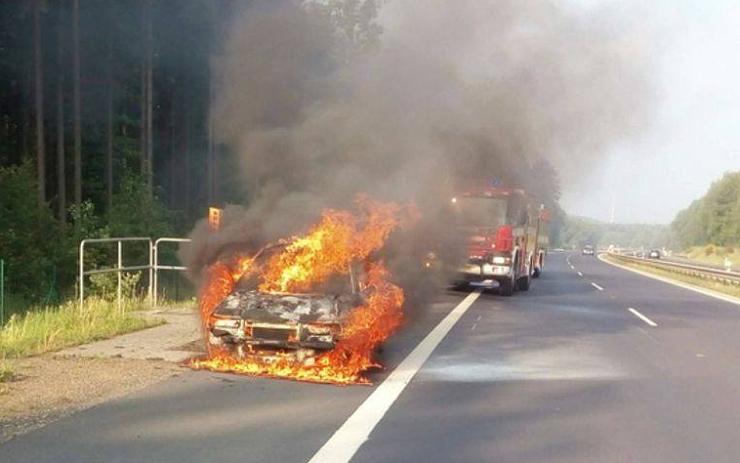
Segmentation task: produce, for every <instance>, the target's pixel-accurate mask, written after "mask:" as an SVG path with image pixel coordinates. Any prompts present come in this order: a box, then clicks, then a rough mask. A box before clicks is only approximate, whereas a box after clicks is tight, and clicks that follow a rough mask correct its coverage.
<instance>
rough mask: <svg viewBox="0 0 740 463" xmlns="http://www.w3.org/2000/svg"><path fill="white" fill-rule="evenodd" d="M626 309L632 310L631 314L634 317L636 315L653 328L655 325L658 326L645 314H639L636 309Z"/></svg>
mask: <svg viewBox="0 0 740 463" xmlns="http://www.w3.org/2000/svg"><path fill="white" fill-rule="evenodd" d="M627 310H629V311H630V312H632V314H633V315H634V316H635V317H637V318H639V319H640V320H642V321H644V322H645V323H647V324H648V325H650V326H652V327H653V328H655V327H656V326H658V324H657V323H655V322H654V321H652V320H650V319H649V318H647V317H646V316H645V315H643V314H641V313H640V312H638V311H637V310H635V309H633V308H632V307H630V308H628V309H627Z"/></svg>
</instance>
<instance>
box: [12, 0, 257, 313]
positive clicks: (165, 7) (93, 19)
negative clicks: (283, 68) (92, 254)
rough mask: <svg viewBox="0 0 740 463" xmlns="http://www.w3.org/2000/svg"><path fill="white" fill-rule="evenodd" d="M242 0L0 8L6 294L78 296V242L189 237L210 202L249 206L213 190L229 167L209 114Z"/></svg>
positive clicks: (227, 190) (52, 1) (17, 0)
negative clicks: (215, 68) (218, 66)
mask: <svg viewBox="0 0 740 463" xmlns="http://www.w3.org/2000/svg"><path fill="white" fill-rule="evenodd" d="M237 3H238V2H236V1H234V0H219V1H218V2H215V1H210V0H157V1H154V0H131V1H125V2H122V1H115V0H7V1H3V2H0V259H3V260H4V261H5V264H6V267H7V269H8V272H7V276H6V285H7V289H8V290H9V291H10V292H12V293H15V294H23V295H24V296H27V297H28V298H31V299H39V298H40V297H43V296H45V295H47V294H48V293H49V292H50V291H51V290H52V289H54V290H56V291H58V292H70V291H71V290H72V289H73V283H74V276H75V255H76V249H77V244H78V243H79V240H80V239H82V238H87V237H96V236H121V235H124V236H125V235H128V236H130V235H139V236H152V235H162V234H169V233H177V234H182V233H185V231H186V230H188V229H189V228H190V227H191V225H192V223H193V222H194V220H196V219H197V218H199V217H202V216H203V215H204V211H205V210H206V209H207V206H208V205H210V204H214V203H216V204H220V203H223V202H225V201H230V200H233V199H234V198H238V199H242V198H241V196H240V194H241V191H240V190H239V184H238V183H236V182H232V183H230V184H223V185H222V184H220V183H218V182H216V181H215V179H216V178H217V176H218V172H219V170H229V169H230V167H229V165H228V157H227V156H225V154H224V151H225V149H224V147H221V146H217V145H216V144H215V143H214V142H213V141H212V140H213V137H212V136H211V135H212V123H211V118H210V114H209V109H210V101H211V99H212V97H213V85H212V81H213V78H212V76H211V71H210V70H211V63H212V61H213V60H214V59H217V56H218V53H219V49H220V46H221V42H222V40H223V37H222V36H223V30H225V29H226V28H225V26H224V24H225V23H226V21H227V20H228V18H229V15H231V14H232V13H233V11H234V9H235V8H236V4H237ZM240 3H241V4H243V3H245V2H240ZM103 257H104V256H103Z"/></svg>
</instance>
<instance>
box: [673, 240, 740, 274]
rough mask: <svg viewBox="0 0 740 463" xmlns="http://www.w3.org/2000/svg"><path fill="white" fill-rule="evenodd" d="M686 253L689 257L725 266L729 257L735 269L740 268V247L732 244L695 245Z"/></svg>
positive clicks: (704, 262)
mask: <svg viewBox="0 0 740 463" xmlns="http://www.w3.org/2000/svg"><path fill="white" fill-rule="evenodd" d="M685 254H686V257H687V258H689V259H691V260H693V261H696V262H701V263H703V264H712V265H722V266H724V265H725V259H728V260H729V261H730V262H731V263H732V266H733V267H734V268H735V269H737V268H740V249H737V248H734V247H732V246H715V245H712V244H709V245H706V246H694V247H692V248H690V249H689V250H688V251H687V252H686V253H685Z"/></svg>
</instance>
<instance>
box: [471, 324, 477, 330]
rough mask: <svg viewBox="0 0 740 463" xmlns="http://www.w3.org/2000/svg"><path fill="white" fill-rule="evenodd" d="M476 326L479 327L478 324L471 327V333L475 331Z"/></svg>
mask: <svg viewBox="0 0 740 463" xmlns="http://www.w3.org/2000/svg"><path fill="white" fill-rule="evenodd" d="M476 326H478V323H473V326H471V327H470V331H474V330H475V327H476Z"/></svg>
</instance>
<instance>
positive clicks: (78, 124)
mask: <svg viewBox="0 0 740 463" xmlns="http://www.w3.org/2000/svg"><path fill="white" fill-rule="evenodd" d="M72 17H73V21H72V44H73V45H72V46H73V56H74V58H73V64H72V67H73V75H72V81H73V89H74V90H73V93H74V95H73V99H74V115H73V117H74V142H75V205H76V206H77V208H80V207H81V204H82V121H81V118H80V0H73V3H72Z"/></svg>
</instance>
